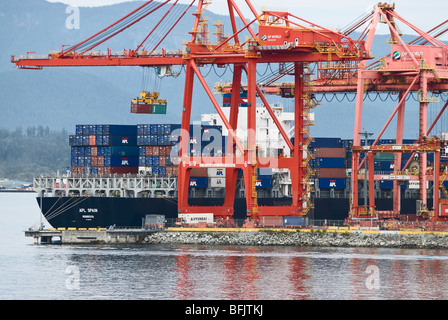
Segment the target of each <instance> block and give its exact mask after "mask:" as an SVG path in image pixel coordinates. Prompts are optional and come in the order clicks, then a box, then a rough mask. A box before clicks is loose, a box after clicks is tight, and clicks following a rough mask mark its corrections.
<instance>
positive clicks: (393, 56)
mask: <svg viewBox="0 0 448 320" xmlns="http://www.w3.org/2000/svg"><path fill="white" fill-rule="evenodd" d="M400 58H401V54H400V51H394V53H393V54H392V59H393V60H400Z"/></svg>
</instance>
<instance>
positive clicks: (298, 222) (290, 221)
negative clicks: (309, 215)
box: [283, 216, 306, 227]
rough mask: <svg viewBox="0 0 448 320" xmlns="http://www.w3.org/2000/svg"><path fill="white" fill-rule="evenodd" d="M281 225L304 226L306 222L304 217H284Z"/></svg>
mask: <svg viewBox="0 0 448 320" xmlns="http://www.w3.org/2000/svg"><path fill="white" fill-rule="evenodd" d="M283 224H284V225H285V226H290V227H291V226H302V227H305V226H306V220H305V218H304V217H294V216H292V217H284V218H283Z"/></svg>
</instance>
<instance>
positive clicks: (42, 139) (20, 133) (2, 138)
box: [0, 126, 70, 182]
mask: <svg viewBox="0 0 448 320" xmlns="http://www.w3.org/2000/svg"><path fill="white" fill-rule="evenodd" d="M68 139H69V133H68V132H67V131H66V130H65V129H62V130H61V131H52V130H50V128H49V127H48V126H47V127H43V126H33V127H28V128H26V129H23V128H22V127H18V128H16V129H15V130H10V129H5V128H0V179H4V178H7V179H9V180H20V181H27V182H32V181H33V178H34V177H36V176H38V175H41V174H43V175H46V174H47V175H54V174H55V173H56V172H57V171H59V172H60V173H65V171H66V169H67V167H69V166H70V146H69V143H68Z"/></svg>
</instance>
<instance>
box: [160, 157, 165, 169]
mask: <svg viewBox="0 0 448 320" xmlns="http://www.w3.org/2000/svg"><path fill="white" fill-rule="evenodd" d="M165 166H166V156H159V167H165Z"/></svg>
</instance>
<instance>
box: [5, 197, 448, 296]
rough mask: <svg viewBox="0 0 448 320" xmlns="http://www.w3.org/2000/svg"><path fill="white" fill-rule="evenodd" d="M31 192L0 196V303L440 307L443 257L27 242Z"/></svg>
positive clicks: (444, 290) (447, 254)
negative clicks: (407, 302) (429, 303)
mask: <svg viewBox="0 0 448 320" xmlns="http://www.w3.org/2000/svg"><path fill="white" fill-rule="evenodd" d="M35 196H36V194H35V193H0V203H1V209H0V222H1V223H0V237H1V241H0V299H1V300H18V299H21V300H22V299H25V300H30V299H33V300H100V299H101V300H140V299H147V300H184V301H188V300H401V299H412V300H414V299H415V300H445V299H448V251H446V250H426V249H420V250H418V249H390V248H389V249H385V248H328V247H320V248H319V247H284V246H269V247H262V246H240V247H237V246H214V247H212V246H199V245H196V246H193V245H176V246H174V245H170V246H168V245H57V244H52V245H35V244H34V243H33V239H32V238H26V237H25V236H24V231H25V230H26V229H28V228H29V227H32V226H33V225H38V224H39V223H40V217H39V210H38V207H37V203H36V200H35Z"/></svg>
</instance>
